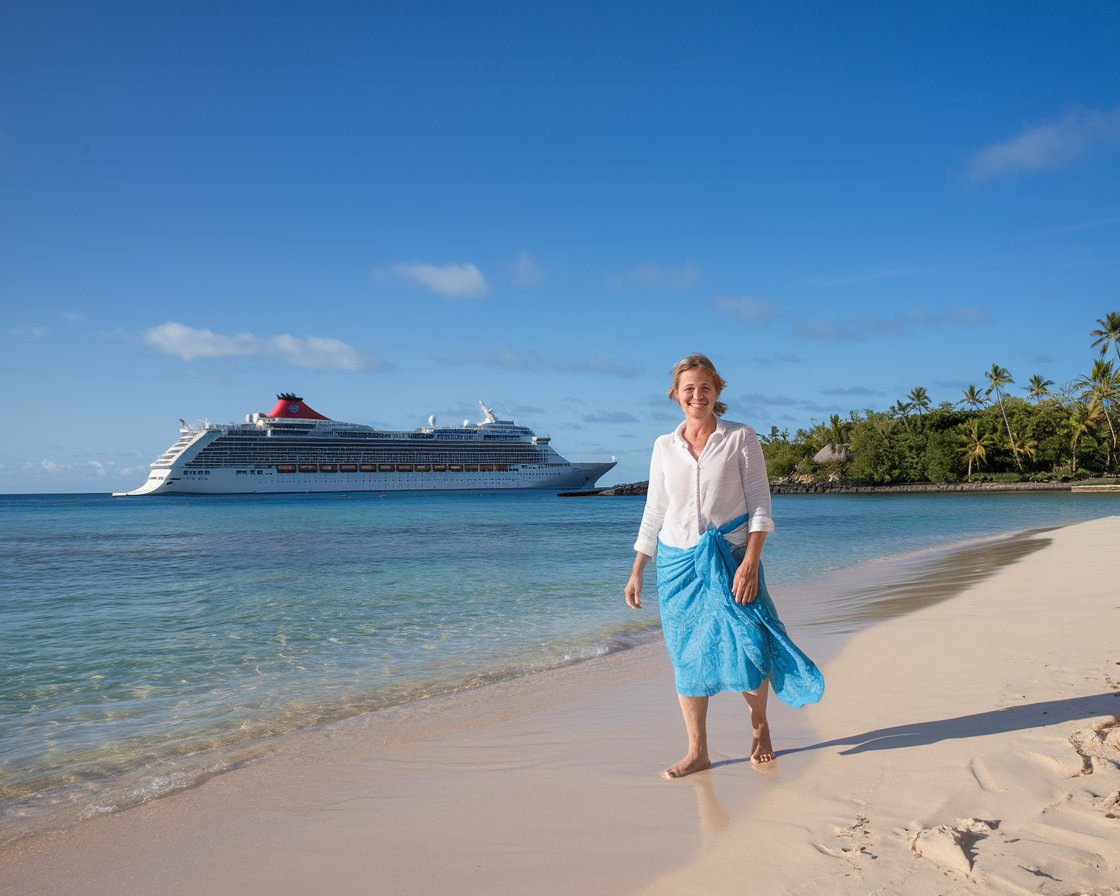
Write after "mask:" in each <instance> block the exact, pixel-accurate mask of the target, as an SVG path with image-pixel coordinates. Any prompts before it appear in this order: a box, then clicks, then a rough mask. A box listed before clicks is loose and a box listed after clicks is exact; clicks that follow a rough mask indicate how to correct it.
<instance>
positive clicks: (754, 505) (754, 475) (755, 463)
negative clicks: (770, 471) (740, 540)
mask: <svg viewBox="0 0 1120 896" xmlns="http://www.w3.org/2000/svg"><path fill="white" fill-rule="evenodd" d="M742 438H743V444H742V446H741V447H740V449H739V452H738V455H739V475H740V477H741V478H742V481H743V494H744V496H745V497H746V500H747V513H749V514H750V516H751V519H750V525H749V526H748V527H747V531H748V532H773V531H774V519H773V517H772V516H771V513H770V511H771V507H770V479H769V477H767V475H766V458H765V457H764V456H763V454H762V445H761V444H760V443H759V441H758V436H757V435H755V433H754V430H752V429H747V428H744V430H743V431H742Z"/></svg>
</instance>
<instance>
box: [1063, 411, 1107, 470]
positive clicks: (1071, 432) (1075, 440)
mask: <svg viewBox="0 0 1120 896" xmlns="http://www.w3.org/2000/svg"><path fill="white" fill-rule="evenodd" d="M1101 416H1102V413H1101V406H1100V403H1099V402H1097V401H1091V402H1089V404H1088V405H1087V406H1086V405H1075V406H1074V408H1073V412H1072V413H1071V414H1070V415H1069V419H1068V420H1066V422H1065V424H1064V425H1063V426H1062V432H1063V433H1064V434H1065V435H1067V436H1068V437H1069V453H1070V458H1069V472H1070V474H1071V475H1072V474H1074V473H1076V472H1077V446H1078V445H1080V444H1081V440H1082V438H1084V437H1085V436H1087V435H1091V434H1092V433H1094V432H1096V431H1097V430H1098V429H1099V428H1100V425H1101Z"/></svg>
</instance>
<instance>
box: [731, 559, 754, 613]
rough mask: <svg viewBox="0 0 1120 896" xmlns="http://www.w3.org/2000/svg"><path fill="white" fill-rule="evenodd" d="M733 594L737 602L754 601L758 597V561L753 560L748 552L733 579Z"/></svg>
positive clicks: (748, 602) (747, 602)
mask: <svg viewBox="0 0 1120 896" xmlns="http://www.w3.org/2000/svg"><path fill="white" fill-rule="evenodd" d="M731 595H732V597H734V598H735V603H737V604H744V605H746V604H750V603H754V599H755V598H756V597H758V562H757V561H754V562H752V558H751V556H750V555H749V554H748V555H747V556H746V557H744V558H743V562H742V563H740V564H739V568H738V569H737V570H735V578H734V579H732V581H731Z"/></svg>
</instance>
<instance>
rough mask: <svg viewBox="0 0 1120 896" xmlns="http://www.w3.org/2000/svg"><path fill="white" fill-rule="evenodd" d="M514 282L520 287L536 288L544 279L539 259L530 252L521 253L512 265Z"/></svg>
mask: <svg viewBox="0 0 1120 896" xmlns="http://www.w3.org/2000/svg"><path fill="white" fill-rule="evenodd" d="M512 273H513V282H514V283H516V284H517V285H518V286H536V285H537V284H538V283H540V282H541V281H542V280H543V279H544V271H542V270H541V267H540V265H539V264H537V259H536V258H535V257H534V256H533V254H532V253H530V252H521V253H520V254H519V255H518V256H517V258H516V259H514V262H513V265H512Z"/></svg>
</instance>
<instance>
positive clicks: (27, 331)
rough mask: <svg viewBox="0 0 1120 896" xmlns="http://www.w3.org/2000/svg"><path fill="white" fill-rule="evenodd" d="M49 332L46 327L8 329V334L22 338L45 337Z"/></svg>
mask: <svg viewBox="0 0 1120 896" xmlns="http://www.w3.org/2000/svg"><path fill="white" fill-rule="evenodd" d="M50 332H51V331H50V330H48V329H47V328H46V327H15V328H13V329H11V330H8V335H9V336H21V337H23V338H24V339H46V338H47V336H49V335H50Z"/></svg>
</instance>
